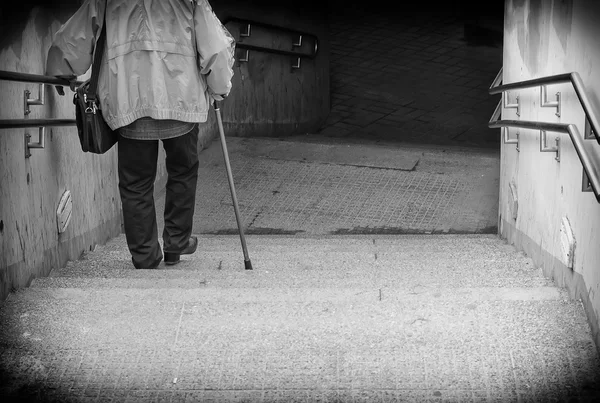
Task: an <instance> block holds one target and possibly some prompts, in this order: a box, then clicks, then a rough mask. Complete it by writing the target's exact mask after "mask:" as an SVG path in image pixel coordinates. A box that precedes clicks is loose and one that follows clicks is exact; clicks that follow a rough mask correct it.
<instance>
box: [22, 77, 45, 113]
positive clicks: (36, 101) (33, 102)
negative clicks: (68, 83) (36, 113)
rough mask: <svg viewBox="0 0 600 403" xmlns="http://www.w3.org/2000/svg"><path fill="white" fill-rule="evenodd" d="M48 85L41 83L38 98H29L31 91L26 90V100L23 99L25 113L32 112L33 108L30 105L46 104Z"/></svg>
mask: <svg viewBox="0 0 600 403" xmlns="http://www.w3.org/2000/svg"><path fill="white" fill-rule="evenodd" d="M45 89H46V86H45V85H44V84H41V83H40V84H39V92H38V98H37V99H35V98H29V97H30V96H31V91H29V90H25V93H24V101H23V107H24V112H23V113H24V115H25V116H27V115H29V114H30V113H31V109H30V108H29V106H30V105H44V102H45V98H46V91H45Z"/></svg>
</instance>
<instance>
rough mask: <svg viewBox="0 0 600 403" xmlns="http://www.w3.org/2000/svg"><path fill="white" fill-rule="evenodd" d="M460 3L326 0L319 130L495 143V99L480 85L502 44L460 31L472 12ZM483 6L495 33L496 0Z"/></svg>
mask: <svg viewBox="0 0 600 403" xmlns="http://www.w3.org/2000/svg"><path fill="white" fill-rule="evenodd" d="M333 3H336V2H333ZM496 3H498V2H496ZM390 4H392V5H391V6H390ZM461 6H462V7H466V4H464V5H463V4H460V2H446V4H430V3H428V2H423V3H422V4H415V3H414V2H413V3H411V4H410V7H403V8H402V10H401V11H396V10H393V9H391V7H395V4H394V3H389V4H386V3H385V2H375V3H372V2H356V1H349V2H344V3H340V4H338V5H335V6H333V5H332V6H331V11H330V17H329V20H330V30H329V32H330V37H331V74H330V76H331V113H330V114H329V117H328V119H327V121H326V122H325V124H324V125H323V126H322V127H321V130H320V132H319V134H320V135H321V136H324V137H342V138H367V139H370V140H376V141H381V142H389V141H393V142H402V143H418V144H438V145H442V144H444V145H459V146H474V147H486V148H491V149H498V148H499V144H500V143H499V134H498V131H497V130H490V129H488V128H487V122H488V120H489V117H490V115H491V113H492V112H493V111H494V107H495V105H496V103H497V102H498V99H497V97H491V96H490V95H489V94H488V92H487V89H488V87H489V85H490V83H491V82H492V81H493V80H494V77H495V75H496V73H497V72H498V70H499V69H500V67H502V45H501V43H500V44H499V43H497V42H496V41H495V39H494V40H486V38H485V37H482V35H481V32H482V31H478V32H477V37H474V34H473V32H472V33H471V35H465V34H466V32H465V30H466V26H467V25H466V23H471V22H472V21H471V20H472V19H473V17H469V16H468V15H467V14H468V12H469V10H466V9H461ZM471 7H473V6H472V5H469V8H471ZM494 10H495V11H494ZM471 11H472V12H476V11H473V10H471ZM490 13H491V14H490V15H489V16H486V19H487V20H490V21H492V22H493V24H492V25H498V26H499V27H500V28H499V29H500V37H501V32H502V22H503V7H502V4H500V6H498V5H496V7H495V8H494V7H492V11H491V12H490ZM490 24H491V23H490ZM468 31H469V32H471V31H472V29H471V30H468ZM483 32H485V31H483ZM473 39H474V40H473ZM492 39H493V38H492Z"/></svg>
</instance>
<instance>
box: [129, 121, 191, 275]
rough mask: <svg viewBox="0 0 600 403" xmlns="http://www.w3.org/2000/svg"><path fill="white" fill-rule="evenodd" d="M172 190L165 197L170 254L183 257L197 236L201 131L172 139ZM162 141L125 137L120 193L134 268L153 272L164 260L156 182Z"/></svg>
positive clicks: (169, 184) (165, 234) (165, 236)
mask: <svg viewBox="0 0 600 403" xmlns="http://www.w3.org/2000/svg"><path fill="white" fill-rule="evenodd" d="M160 141H162V142H163V147H164V149H165V153H166V166H167V175H168V179H167V185H166V198H165V211H164V219H165V227H164V231H163V243H164V245H163V247H164V251H165V252H169V253H180V252H181V251H182V250H183V249H184V248H185V247H186V246H187V245H188V240H189V238H190V235H191V234H192V224H193V219H194V207H195V203H196V183H197V180H198V126H197V125H196V126H194V129H192V130H191V131H190V132H189V133H187V134H185V135H183V136H180V137H175V138H171V139H166V140H160ZM158 142H159V140H133V139H128V138H125V137H123V136H119V143H118V149H119V151H118V153H119V156H118V159H119V192H120V194H121V204H122V206H123V221H124V226H125V237H126V238H127V245H128V246H129V251H130V252H131V256H132V260H133V264H134V266H135V267H136V268H138V269H145V268H153V267H155V266H157V265H158V264H159V263H160V261H161V260H162V258H163V255H162V252H161V250H160V245H159V243H158V229H157V224H156V210H155V206H154V180H155V178H156V163H157V159H158Z"/></svg>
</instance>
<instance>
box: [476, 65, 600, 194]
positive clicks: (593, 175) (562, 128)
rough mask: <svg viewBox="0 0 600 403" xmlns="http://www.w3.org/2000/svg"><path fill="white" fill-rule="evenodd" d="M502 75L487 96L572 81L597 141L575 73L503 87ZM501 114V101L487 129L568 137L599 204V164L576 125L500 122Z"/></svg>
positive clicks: (589, 107)
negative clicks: (526, 130) (516, 130)
mask: <svg viewBox="0 0 600 403" xmlns="http://www.w3.org/2000/svg"><path fill="white" fill-rule="evenodd" d="M501 76H502V69H501V70H500V72H499V73H498V75H497V76H496V78H495V79H494V81H493V83H492V85H491V87H490V94H498V93H501V92H503V91H507V90H511V89H522V88H531V87H536V86H540V85H547V84H557V83H562V82H569V81H570V82H572V83H573V86H574V87H575V91H576V92H577V94H578V96H579V100H580V102H581V103H582V106H583V108H584V110H585V111H586V114H587V113H591V114H588V115H587V117H588V121H589V122H590V125H591V127H592V130H593V131H594V134H595V136H596V139H598V131H597V130H596V128H597V127H598V125H597V122H598V120H597V117H596V115H595V114H594V109H592V105H591V104H590V102H589V99H588V98H587V96H586V94H585V91H584V90H583V84H582V82H581V78H580V77H579V74H577V73H576V72H574V73H570V74H560V75H556V76H549V77H543V78H537V79H534V80H527V81H522V82H516V83H511V84H504V85H500V83H501V82H502V78H501ZM501 112H502V100H500V102H499V103H498V106H497V107H496V109H495V110H494V113H493V114H492V117H491V118H490V120H489V122H488V127H489V128H490V129H497V128H505V127H515V128H521V129H531V130H541V131H549V132H556V133H566V134H568V135H569V137H570V139H571V142H572V143H573V147H574V148H575V152H576V153H577V156H578V157H579V160H580V161H581V164H582V165H583V170H584V171H585V174H586V175H587V180H588V181H589V184H590V186H591V188H592V191H593V193H594V195H595V197H596V200H597V201H598V203H600V166H599V165H600V163H598V162H597V161H595V160H594V159H593V158H592V157H591V156H590V155H589V154H588V152H587V151H586V149H585V146H584V139H583V136H582V135H581V133H580V132H579V129H578V128H577V126H576V125H574V124H568V123H551V122H537V121H527V120H511V119H506V120H502V119H500V114H501Z"/></svg>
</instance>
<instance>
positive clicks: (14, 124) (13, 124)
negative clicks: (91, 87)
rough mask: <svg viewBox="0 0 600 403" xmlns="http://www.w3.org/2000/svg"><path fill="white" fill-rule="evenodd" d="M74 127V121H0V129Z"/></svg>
mask: <svg viewBox="0 0 600 403" xmlns="http://www.w3.org/2000/svg"><path fill="white" fill-rule="evenodd" d="M57 126H75V119H0V129H19V128H24V127H57Z"/></svg>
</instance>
